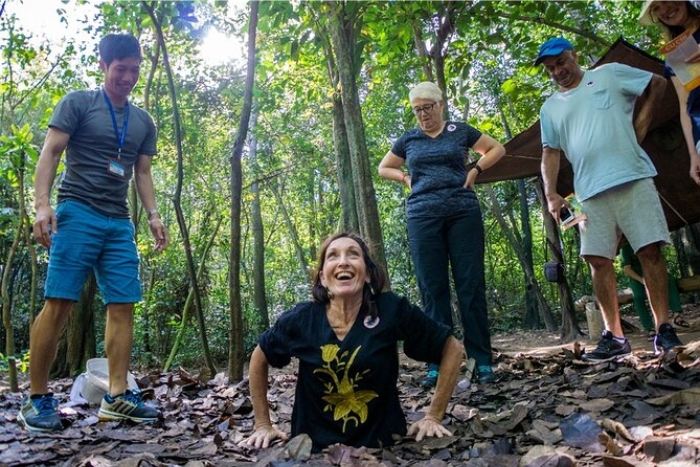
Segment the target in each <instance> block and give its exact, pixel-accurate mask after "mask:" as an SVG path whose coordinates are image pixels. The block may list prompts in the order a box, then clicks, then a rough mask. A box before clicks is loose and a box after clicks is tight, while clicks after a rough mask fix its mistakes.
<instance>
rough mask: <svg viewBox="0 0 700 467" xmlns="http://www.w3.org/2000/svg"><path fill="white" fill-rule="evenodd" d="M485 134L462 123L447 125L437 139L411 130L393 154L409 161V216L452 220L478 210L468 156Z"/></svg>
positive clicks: (403, 136) (393, 148) (397, 145)
mask: <svg viewBox="0 0 700 467" xmlns="http://www.w3.org/2000/svg"><path fill="white" fill-rule="evenodd" d="M479 138H481V132H480V131H479V130H477V129H476V128H474V127H473V126H471V125H468V124H466V123H462V122H447V123H446V124H445V128H444V129H443V130H442V133H440V134H439V135H438V136H436V137H435V138H431V137H430V136H428V135H426V134H425V133H423V131H422V130H421V129H420V128H414V129H412V130H408V131H407V132H406V133H404V134H403V135H401V137H400V138H399V139H397V140H396V142H395V143H394V146H393V147H392V148H391V152H393V153H394V154H396V155H397V156H399V157H401V158H403V159H406V163H407V164H408V170H409V171H410V173H411V194H410V195H409V197H408V217H448V216H452V215H455V214H460V213H463V212H466V211H468V210H469V209H472V208H473V207H474V204H475V203H478V202H477V198H476V194H475V193H474V190H472V189H468V188H464V183H465V182H466V181H467V166H466V157H467V154H468V152H469V148H471V147H472V146H474V143H476V142H477V140H478V139H479Z"/></svg>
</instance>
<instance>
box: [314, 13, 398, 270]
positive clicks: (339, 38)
mask: <svg viewBox="0 0 700 467" xmlns="http://www.w3.org/2000/svg"><path fill="white" fill-rule="evenodd" d="M328 3H329V5H330V6H331V8H330V13H329V15H330V17H329V29H330V32H331V40H332V42H333V50H334V52H335V58H336V64H337V67H338V74H339V77H340V90H341V97H342V102H343V116H344V121H345V125H346V128H347V135H348V147H349V148H350V160H351V166H352V172H353V177H352V179H351V180H344V181H342V182H341V183H354V188H355V197H356V202H357V207H358V209H357V211H358V218H359V224H360V234H361V235H362V236H363V237H364V239H365V240H366V241H367V243H368V246H369V247H370V249H371V251H372V255H373V256H374V260H375V261H376V262H377V264H379V265H381V267H382V268H384V269H385V270H386V256H385V254H384V242H383V240H382V232H381V226H380V223H379V212H378V210H377V198H376V195H375V191H374V185H373V184H372V176H371V172H370V171H371V170H372V168H371V167H370V165H369V152H368V150H367V143H366V140H365V132H364V124H363V123H362V109H361V107H360V98H359V95H358V92H357V83H356V81H355V77H356V76H357V73H358V70H357V69H356V67H355V62H354V58H353V57H354V56H355V43H354V40H355V34H354V31H355V25H356V22H358V21H359V19H358V17H357V15H356V14H352V13H350V12H349V11H348V9H347V8H346V7H347V3H346V2H336V1H331V2H328ZM353 8H354V9H355V11H356V10H357V8H358V7H357V6H356V5H355V6H353ZM387 277H388V276H387Z"/></svg>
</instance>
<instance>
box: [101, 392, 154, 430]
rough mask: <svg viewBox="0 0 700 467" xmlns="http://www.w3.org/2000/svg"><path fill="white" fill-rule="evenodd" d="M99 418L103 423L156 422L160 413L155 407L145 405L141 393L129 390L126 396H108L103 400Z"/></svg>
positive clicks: (125, 393)
mask: <svg viewBox="0 0 700 467" xmlns="http://www.w3.org/2000/svg"><path fill="white" fill-rule="evenodd" d="M97 416H98V417H99V418H100V420H101V421H103V422H106V421H110V420H131V421H132V422H136V423H148V422H155V421H156V420H158V417H160V412H159V411H158V409H156V408H155V407H152V406H150V405H148V404H145V403H144V402H143V400H142V399H141V391H136V390H134V391H132V390H130V389H127V390H126V391H124V394H120V395H118V396H115V397H112V396H110V395H109V393H108V394H105V396H104V397H103V398H102V403H101V404H100V410H99V411H98V412H97Z"/></svg>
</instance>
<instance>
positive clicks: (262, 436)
mask: <svg viewBox="0 0 700 467" xmlns="http://www.w3.org/2000/svg"><path fill="white" fill-rule="evenodd" d="M276 439H281V440H284V441H286V440H287V439H289V437H288V436H287V434H286V433H283V432H282V431H280V430H278V429H277V428H275V427H274V426H272V425H263V426H259V427H257V428H255V431H254V432H253V434H252V435H250V436H249V437H248V439H244V440H243V441H241V442H240V443H239V445H248V446H255V447H256V448H258V449H260V448H263V449H265V448H268V447H270V443H271V442H272V441H274V440H276Z"/></svg>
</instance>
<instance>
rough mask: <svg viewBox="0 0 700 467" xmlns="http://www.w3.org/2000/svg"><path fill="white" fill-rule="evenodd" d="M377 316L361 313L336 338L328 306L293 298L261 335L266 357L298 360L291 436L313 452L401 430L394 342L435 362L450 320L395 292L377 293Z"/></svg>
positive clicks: (383, 439) (280, 362) (385, 438)
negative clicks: (306, 440)
mask: <svg viewBox="0 0 700 467" xmlns="http://www.w3.org/2000/svg"><path fill="white" fill-rule="evenodd" d="M377 309H378V319H377V320H376V321H374V322H373V321H370V320H369V317H368V318H367V319H365V318H364V317H362V316H358V318H357V320H356V321H355V323H354V324H353V326H352V328H351V329H350V331H349V332H348V333H347V335H346V336H345V337H344V338H343V340H342V341H341V340H339V339H338V337H337V336H336V334H335V332H334V331H333V329H332V328H331V326H330V324H329V322H328V319H327V317H326V309H325V306H323V305H321V304H319V303H315V302H303V303H299V304H297V305H296V306H295V307H294V308H292V309H291V310H288V311H286V312H284V313H283V314H282V315H280V317H279V318H278V319H277V322H276V323H275V325H274V326H273V327H272V328H271V329H269V330H267V331H265V332H264V333H262V334H261V335H260V338H259V340H258V343H259V344H260V348H261V349H262V351H263V352H264V353H265V357H266V358H267V361H268V363H269V364H270V365H271V366H273V367H275V368H281V367H283V366H285V365H287V364H288V363H289V362H290V360H291V358H292V357H296V358H297V359H298V360H299V376H298V379H297V385H296V391H295V396H294V409H293V411H292V436H296V435H298V434H300V433H306V434H307V435H309V436H310V437H311V439H312V440H313V450H314V451H315V452H318V451H320V450H322V449H323V448H325V447H327V446H330V445H332V444H335V443H342V444H345V445H348V446H356V447H360V446H366V447H380V446H382V445H383V446H387V445H391V444H394V442H395V441H394V439H393V436H392V435H399V436H404V435H405V434H406V431H407V430H406V419H405V416H404V413H403V410H402V408H401V404H400V402H399V393H398V389H397V387H396V383H397V380H398V372H399V359H398V343H399V341H403V342H404V344H403V349H404V353H405V354H406V355H407V356H409V357H410V358H413V359H415V360H420V361H427V362H431V363H438V362H439V361H440V359H441V356H442V349H443V347H444V345H445V341H446V340H447V338H448V337H449V336H450V335H451V330H450V329H448V328H447V326H445V325H443V324H440V323H438V322H436V321H433V320H432V319H431V318H430V317H429V316H428V315H426V314H425V313H423V311H421V309H420V308H418V307H416V306H413V305H411V304H410V303H409V302H408V300H407V299H405V298H403V297H399V296H398V295H396V294H394V293H392V292H385V293H381V294H379V296H378V297H377Z"/></svg>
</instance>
